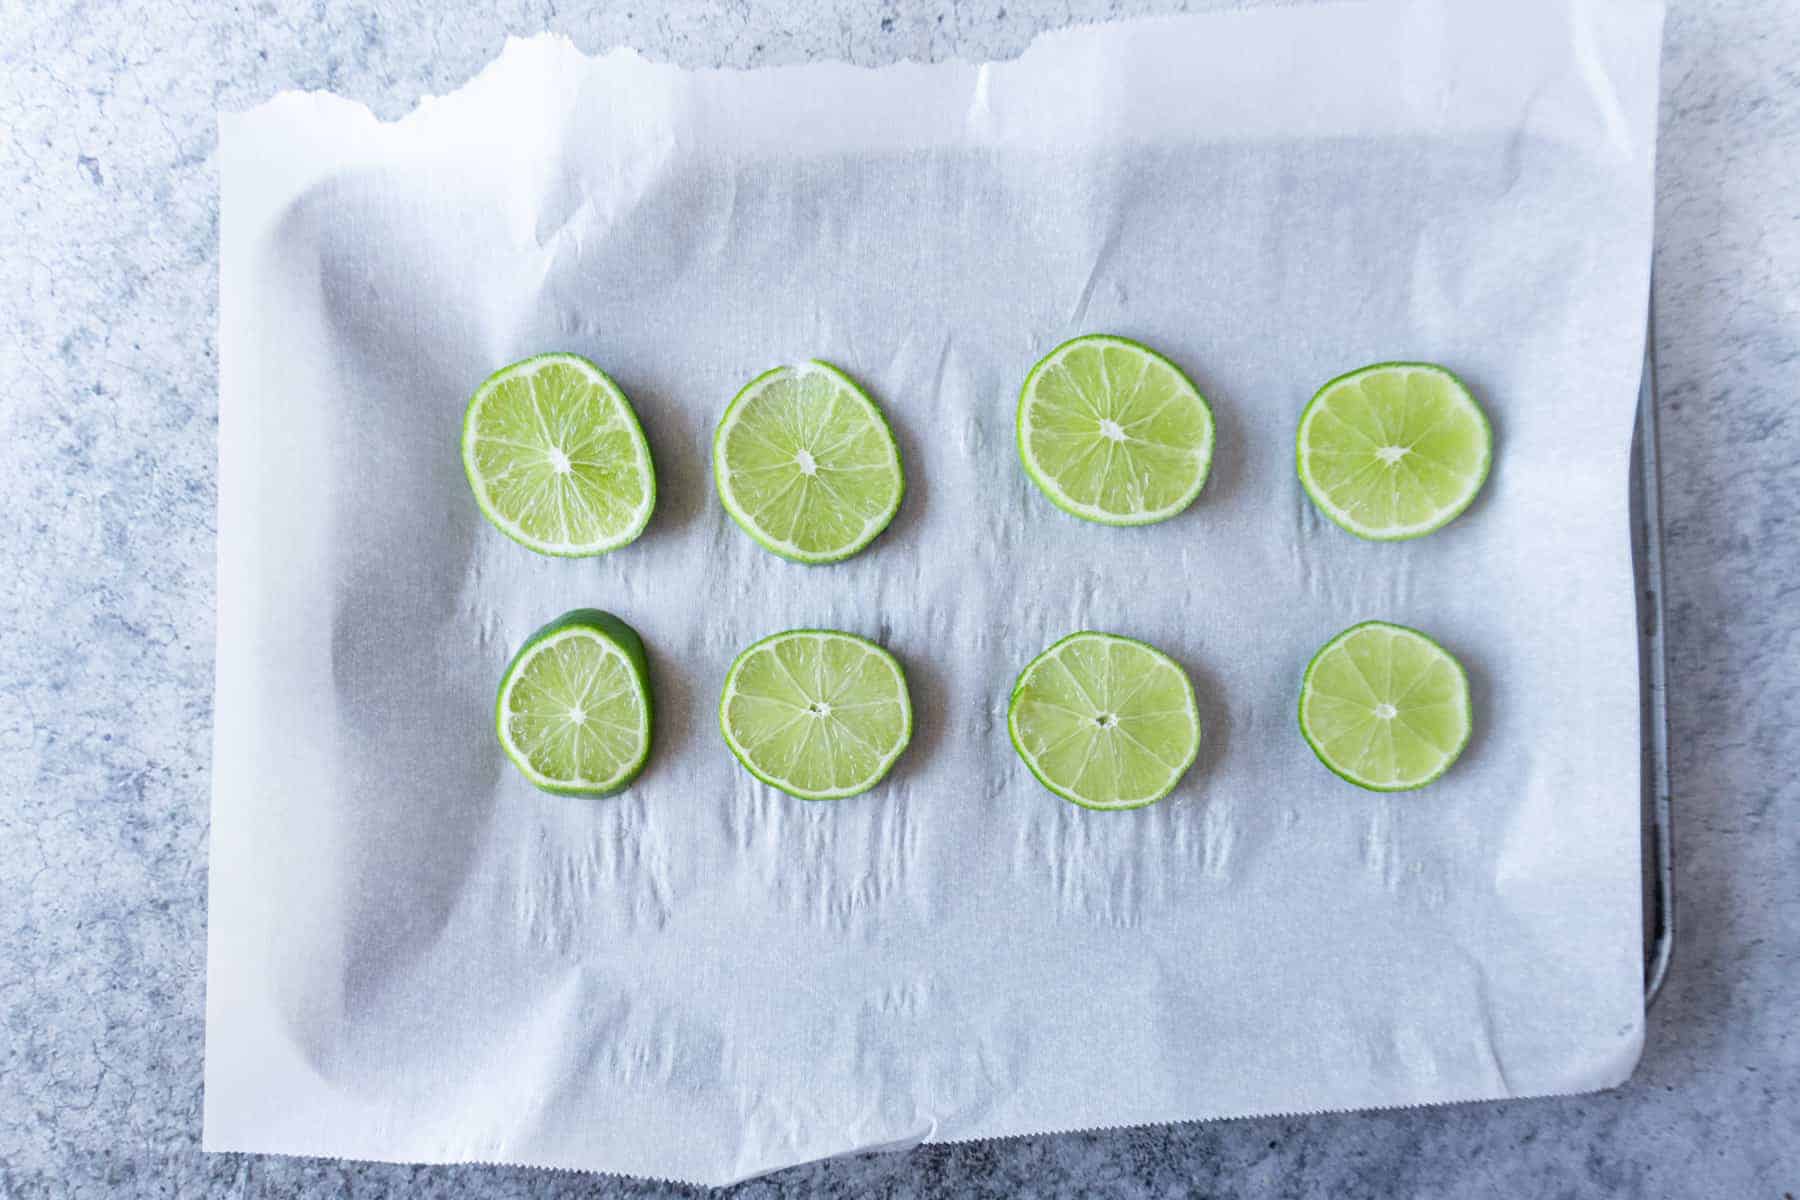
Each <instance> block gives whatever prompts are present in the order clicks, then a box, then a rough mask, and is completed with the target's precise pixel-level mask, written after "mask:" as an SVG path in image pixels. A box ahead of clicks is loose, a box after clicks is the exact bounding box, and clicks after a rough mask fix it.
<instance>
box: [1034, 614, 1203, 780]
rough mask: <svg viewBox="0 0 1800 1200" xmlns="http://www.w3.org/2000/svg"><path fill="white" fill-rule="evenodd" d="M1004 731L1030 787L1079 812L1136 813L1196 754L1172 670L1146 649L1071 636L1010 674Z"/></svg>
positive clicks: (1181, 682) (1182, 682) (1100, 637)
mask: <svg viewBox="0 0 1800 1200" xmlns="http://www.w3.org/2000/svg"><path fill="white" fill-rule="evenodd" d="M1006 728H1007V732H1008V733H1009V734H1010V735H1011V737H1012V744H1013V749H1015V750H1017V751H1018V753H1019V757H1020V758H1022V759H1024V760H1025V765H1026V766H1027V767H1029V768H1030V769H1031V773H1032V774H1033V775H1035V776H1037V779H1038V782H1039V783H1042V784H1043V785H1044V786H1045V787H1047V788H1049V789H1050V790H1051V791H1053V792H1055V793H1056V794H1057V795H1058V796H1061V797H1062V798H1063V799H1065V800H1070V801H1073V802H1074V803H1076V804H1079V805H1081V806H1082V807H1084V808H1140V807H1142V806H1143V805H1146V804H1152V803H1155V802H1156V801H1158V800H1161V799H1162V798H1163V797H1164V796H1166V795H1168V794H1169V793H1170V792H1171V791H1173V790H1174V788H1175V785H1176V784H1177V783H1178V782H1180V780H1181V777H1182V775H1183V774H1185V773H1186V772H1187V769H1188V768H1189V767H1190V766H1192V765H1193V762H1194V758H1195V756H1196V755H1198V754H1199V753H1200V710H1199V707H1198V706H1197V704H1196V703H1195V699H1194V685H1193V684H1192V683H1191V682H1189V680H1188V677H1187V672H1186V671H1183V670H1182V669H1181V665H1180V664H1179V663H1177V662H1176V661H1175V660H1174V659H1172V658H1170V657H1169V656H1168V655H1166V654H1164V653H1163V652H1162V651H1160V650H1158V649H1156V648H1155V647H1154V646H1148V645H1145V644H1144V643H1143V642H1139V641H1135V640H1133V639H1131V638H1125V637H1116V636H1114V635H1112V634H1108V633H1093V632H1083V633H1073V634H1070V635H1069V636H1068V637H1066V638H1064V639H1063V640H1062V641H1060V642H1057V643H1056V644H1055V645H1054V646H1051V647H1050V648H1049V649H1048V650H1046V651H1044V652H1043V653H1042V654H1040V655H1038V656H1037V657H1036V658H1034V659H1032V660H1031V662H1030V664H1029V665H1027V666H1026V668H1025V669H1024V670H1023V671H1021V672H1020V673H1019V681H1018V683H1017V684H1015V685H1014V686H1013V692H1012V702H1011V703H1010V704H1009V705H1008V706H1007V710H1006Z"/></svg>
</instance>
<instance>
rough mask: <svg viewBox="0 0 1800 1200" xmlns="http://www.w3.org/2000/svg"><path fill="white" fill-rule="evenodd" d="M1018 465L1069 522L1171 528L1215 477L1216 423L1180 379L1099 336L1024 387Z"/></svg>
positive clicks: (1073, 347)
mask: <svg viewBox="0 0 1800 1200" xmlns="http://www.w3.org/2000/svg"><path fill="white" fill-rule="evenodd" d="M1017 432H1018V440H1019V459H1020V461H1021V462H1022V463H1023V464H1024V466H1025V473H1026V474H1027V475H1029V476H1031V480H1032V482H1033V483H1035V484H1037V485H1038V487H1039V488H1041V489H1043V492H1044V494H1045V495H1046V496H1048V497H1050V502H1051V503H1053V504H1055V505H1056V506H1057V507H1058V508H1060V509H1062V510H1063V511H1064V512H1067V513H1071V514H1073V515H1075V516H1077V517H1081V518H1083V519H1085V520H1089V521H1097V522H1099V523H1100V524H1102V525H1148V524H1151V523H1152V522H1155V521H1166V520H1168V519H1169V518H1170V517H1172V516H1174V515H1175V514H1176V513H1178V512H1180V511H1181V510H1182V509H1184V508H1186V507H1187V506H1188V505H1189V504H1192V503H1193V502H1194V497H1196V496H1198V495H1199V494H1200V489H1201V487H1203V486H1204V485H1205V483H1206V475H1207V472H1208V471H1209V470H1211V468H1212V453H1213V417H1212V409H1211V408H1209V407H1208V406H1207V403H1206V399H1205V397H1203V396H1201V395H1200V392H1199V390H1198V389H1196V388H1195V387H1194V385H1193V383H1191V382H1190V381H1189V380H1188V377H1187V376H1186V375H1184V374H1182V373H1181V369H1180V368H1179V367H1177V366H1176V365H1175V364H1174V363H1172V362H1170V361H1169V360H1168V359H1166V358H1164V357H1163V356H1162V355H1160V354H1158V353H1157V352H1156V351H1154V350H1152V349H1150V348H1149V347H1148V346H1141V345H1139V344H1138V343H1136V342H1133V341H1130V340H1128V339H1126V338H1121V337H1109V336H1105V335H1101V334H1091V335H1089V336H1087V337H1078V338H1075V339H1074V340H1073V341H1068V342H1064V343H1063V344H1062V345H1060V346H1058V347H1057V348H1056V349H1054V350H1052V351H1051V352H1050V353H1049V354H1047V355H1046V356H1045V357H1044V359H1043V360H1042V361H1041V362H1039V363H1038V364H1037V365H1036V366H1035V367H1033V368H1032V369H1031V373H1030V374H1029V375H1027V376H1026V377H1025V386H1024V388H1023V390H1022V391H1021V392H1020V394H1019V417H1018V431H1017Z"/></svg>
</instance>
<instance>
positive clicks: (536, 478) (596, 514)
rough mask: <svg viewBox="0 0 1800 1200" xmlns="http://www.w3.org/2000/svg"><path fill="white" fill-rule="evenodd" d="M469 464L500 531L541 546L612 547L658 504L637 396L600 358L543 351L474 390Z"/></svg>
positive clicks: (467, 425)
mask: <svg viewBox="0 0 1800 1200" xmlns="http://www.w3.org/2000/svg"><path fill="white" fill-rule="evenodd" d="M462 457H463V470H464V471H465V472H466V473H467V474H468V477H469V486H470V487H471V488H472V489H474V492H475V503H476V504H478V505H479V506H480V507H481V511H482V514H483V515H484V516H486V517H487V519H488V520H490V521H492V522H493V523H494V525H495V526H497V527H498V528H499V530H500V532H502V533H504V534H505V535H506V536H507V537H509V538H512V539H513V540H514V541H515V542H518V543H519V544H521V545H523V546H526V547H528V548H529V549H532V550H536V551H537V552H538V553H539V554H554V555H561V556H566V557H581V556H587V555H594V554H604V553H606V552H607V551H608V550H616V549H618V548H619V547H620V546H623V545H625V544H627V543H628V542H631V541H633V540H634V539H635V538H636V537H637V536H638V534H640V533H642V532H643V531H644V526H645V525H646V524H648V523H649V521H650V512H651V510H652V509H653V508H655V507H656V471H655V468H654V467H653V466H652V465H651V462H650V446H649V443H648V442H646V441H645V440H644V431H643V429H642V427H641V426H640V425H639V424H638V419H637V414H636V413H635V412H634V411H632V408H631V402H630V401H628V400H627V399H626V398H625V393H624V392H621V391H620V390H619V389H618V387H617V386H616V385H615V384H614V383H613V381H612V380H610V379H608V378H607V377H606V375H605V374H604V373H603V372H602V371H601V370H600V368H598V367H596V366H595V365H594V364H593V363H591V362H589V361H587V359H585V358H581V357H580V356H578V355H574V354H540V355H538V356H537V357H536V358H528V359H525V360H524V361H523V362H516V363H514V364H513V365H512V366H510V367H505V368H503V369H501V370H499V371H497V372H495V373H494V374H493V375H491V376H489V377H488V379H487V381H486V382H485V383H483V384H482V385H481V386H480V387H479V388H477V389H476V391H475V395H474V397H473V398H472V399H471V400H470V401H469V407H468V410H467V412H465V413H464V415H463V430H462Z"/></svg>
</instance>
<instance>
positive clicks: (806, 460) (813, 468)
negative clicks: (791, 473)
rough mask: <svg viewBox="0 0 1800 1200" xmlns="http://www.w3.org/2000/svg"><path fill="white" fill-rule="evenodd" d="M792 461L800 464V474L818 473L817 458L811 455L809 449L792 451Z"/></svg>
mask: <svg viewBox="0 0 1800 1200" xmlns="http://www.w3.org/2000/svg"><path fill="white" fill-rule="evenodd" d="M794 461H795V462H796V463H798V464H799V465H800V473H801V474H802V475H817V474H818V473H819V460H818V459H816V458H814V457H813V456H812V451H811V450H796V451H795V452H794Z"/></svg>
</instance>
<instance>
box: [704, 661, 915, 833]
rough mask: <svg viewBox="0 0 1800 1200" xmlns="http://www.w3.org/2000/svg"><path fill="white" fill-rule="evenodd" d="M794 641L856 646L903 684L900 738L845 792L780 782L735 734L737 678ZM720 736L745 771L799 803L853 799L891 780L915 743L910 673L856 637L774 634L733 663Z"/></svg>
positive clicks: (727, 675)
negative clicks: (762, 656) (731, 711)
mask: <svg viewBox="0 0 1800 1200" xmlns="http://www.w3.org/2000/svg"><path fill="white" fill-rule="evenodd" d="M793 638H831V639H842V640H845V641H849V642H854V643H856V644H857V645H858V646H860V647H861V648H862V649H864V650H866V651H869V652H872V653H873V654H875V655H876V656H877V657H878V658H879V659H880V660H881V661H882V662H884V663H885V664H886V665H887V666H888V667H889V668H890V669H891V670H892V671H893V673H894V676H895V678H896V679H897V680H898V682H899V685H900V691H899V705H900V712H901V718H902V721H901V730H900V733H899V736H898V738H897V739H896V741H895V744H894V746H893V748H892V749H891V750H890V751H889V752H888V753H886V754H885V755H883V756H881V758H880V760H879V763H878V765H877V767H876V768H875V769H873V770H872V771H871V772H870V773H869V774H868V775H867V776H865V777H864V778H863V779H861V780H859V781H858V782H857V783H855V784H852V785H848V786H846V787H842V788H825V789H809V788H805V787H801V786H799V785H797V784H795V783H794V782H793V781H792V780H786V779H780V778H777V777H776V776H774V775H771V774H769V773H768V772H766V771H764V770H763V769H762V768H760V767H758V766H757V765H756V764H755V763H754V762H753V761H752V760H751V751H750V750H749V749H748V748H746V747H744V746H743V745H741V744H740V743H739V741H738V739H737V737H736V735H735V734H734V733H733V732H732V728H731V722H730V719H729V717H728V710H729V708H730V705H731V700H732V697H733V696H734V695H736V683H737V678H738V675H739V673H740V672H741V670H742V669H743V667H744V665H745V664H746V663H748V662H749V661H750V660H751V659H752V658H753V657H754V656H755V655H757V654H758V653H760V652H762V651H765V650H771V649H773V648H774V647H775V646H776V645H778V644H780V643H781V642H783V641H787V640H789V639H793ZM719 732H720V733H721V734H722V735H723V736H724V738H725V745H726V748H727V749H729V750H730V751H731V756H732V757H733V758H735V759H737V761H738V763H739V765H741V766H742V767H743V768H744V770H746V771H748V772H750V774H751V775H752V776H753V777H755V778H756V780H757V781H758V782H760V783H766V784H768V785H769V786H770V787H772V788H775V789H776V790H777V791H780V792H785V793H786V794H787V795H790V796H792V797H794V798H795V799H796V800H847V799H849V798H850V797H852V796H860V795H862V794H863V793H864V792H867V791H869V790H871V789H872V788H874V787H875V786H876V785H877V784H879V783H880V782H881V781H882V780H883V779H885V778H887V776H888V773H889V772H890V771H892V770H893V768H894V764H895V763H896V762H898V761H899V760H900V756H901V755H902V754H904V753H905V752H906V748H907V746H908V745H910V744H911V743H912V734H913V713H912V696H911V689H910V687H909V685H908V683H907V679H906V669H905V668H904V667H902V666H901V665H900V660H899V659H897V658H895V657H894V655H893V654H892V653H891V652H890V651H889V650H888V649H887V647H885V646H883V645H881V644H879V643H878V642H872V641H870V640H869V639H868V638H865V637H859V636H857V635H856V634H854V633H845V632H844V631H842V630H838V629H788V630H784V631H783V632H781V633H774V634H770V635H769V636H768V637H765V638H761V639H758V640H757V641H755V642H752V643H751V644H750V645H748V646H746V647H744V649H743V650H742V651H740V652H739V654H738V656H737V657H736V658H735V659H733V660H732V663H731V667H730V668H729V669H728V670H727V671H726V673H725V686H724V688H723V689H722V690H721V691H720V694H719Z"/></svg>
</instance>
